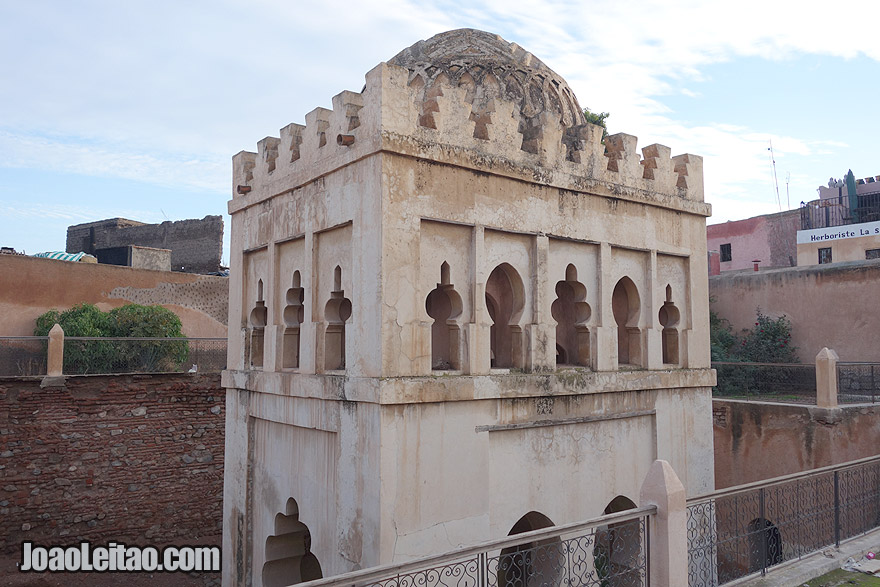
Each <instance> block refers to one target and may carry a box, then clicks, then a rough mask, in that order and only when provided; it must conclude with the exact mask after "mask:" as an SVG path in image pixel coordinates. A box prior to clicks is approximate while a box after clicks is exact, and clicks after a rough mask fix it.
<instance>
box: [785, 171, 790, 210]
mask: <svg viewBox="0 0 880 587" xmlns="http://www.w3.org/2000/svg"><path fill="white" fill-rule="evenodd" d="M790 181H791V171H786V172H785V209H786V210H791V197H790V195H789V193H788V184H789V182H790Z"/></svg>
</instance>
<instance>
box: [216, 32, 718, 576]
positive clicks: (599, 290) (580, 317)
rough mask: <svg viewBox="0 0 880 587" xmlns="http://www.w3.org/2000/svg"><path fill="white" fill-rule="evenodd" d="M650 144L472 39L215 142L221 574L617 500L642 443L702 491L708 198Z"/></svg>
mask: <svg viewBox="0 0 880 587" xmlns="http://www.w3.org/2000/svg"><path fill="white" fill-rule="evenodd" d="M355 83H356V82H355ZM357 85H360V83H357ZM670 155H671V153H670V149H669V148H667V147H664V146H662V145H650V146H648V147H645V148H643V149H642V153H641V155H640V154H639V152H638V151H637V150H636V137H634V136H630V135H625V134H618V135H612V136H609V137H607V138H606V139H605V143H604V145H603V144H602V129H601V128H598V127H595V126H592V125H590V124H586V123H585V122H584V118H583V114H582V111H581V108H580V106H579V105H578V102H577V99H576V98H575V96H574V94H573V93H572V92H571V90H570V89H569V87H568V85H567V84H566V82H565V81H564V80H563V79H562V78H561V77H559V76H558V75H557V74H555V73H554V72H553V71H551V70H550V69H549V68H548V67H547V66H546V65H544V64H543V63H542V62H541V61H540V60H539V59H537V58H536V57H534V56H533V55H531V54H529V53H527V52H526V51H524V50H523V49H522V48H520V47H519V46H517V45H515V44H511V43H508V42H506V41H504V40H503V39H501V38H500V37H497V36H495V35H492V34H488V33H483V32H479V31H474V30H459V31H452V32H448V33H444V34H441V35H437V36H435V37H433V38H431V39H429V40H427V41H421V42H419V43H416V44H415V45H413V46H412V47H410V48H408V49H406V50H404V51H402V52H401V53H400V54H398V55H397V56H396V57H394V58H393V59H391V60H390V61H389V62H387V63H381V64H379V65H378V66H376V67H375V68H374V69H373V70H371V71H370V72H369V73H367V75H366V86H365V88H364V90H363V91H362V92H361V93H355V92H342V93H340V94H338V95H337V96H335V97H334V98H333V109H332V110H326V109H323V108H317V109H315V110H313V111H312V112H310V113H309V114H307V115H306V124H305V126H302V125H298V124H291V125H288V126H286V127H284V128H283V129H281V133H280V138H273V137H268V138H265V139H263V140H262V141H260V142H259V143H258V152H257V153H248V152H241V153H239V154H238V155H236V156H235V157H234V159H233V167H234V175H233V189H234V197H233V199H232V200H231V201H230V203H229V212H230V214H231V216H232V253H231V264H232V269H231V274H232V276H233V277H232V278H231V280H232V281H231V287H230V314H229V315H230V344H229V362H228V364H229V370H228V371H226V372H224V378H223V382H224V386H225V387H226V388H227V390H228V392H227V422H226V426H227V428H226V431H227V437H226V460H225V463H226V469H225V490H224V520H223V527H224V544H223V546H224V557H223V560H224V575H223V580H224V585H251V584H252V585H255V586H259V585H267V586H272V585H286V584H289V583H294V582H298V581H300V580H307V579H311V578H316V577H318V576H321V575H324V576H329V575H335V574H338V573H342V572H345V571H349V570H353V569H358V568H364V567H369V566H373V565H377V564H381V563H388V562H392V561H403V560H407V559H411V558H413V557H417V556H421V555H426V554H432V553H437V552H442V551H446V550H449V549H450V548H454V547H456V546H459V545H463V544H470V543H474V542H478V541H482V540H487V539H490V538H497V537H501V536H504V535H507V534H508V533H516V532H522V531H525V530H529V529H533V528H538V527H542V526H545V525H549V524H561V523H566V522H572V521H576V520H582V519H586V518H589V517H593V516H597V515H600V514H602V513H603V512H610V511H616V510H618V509H621V508H626V507H628V506H629V505H631V504H633V503H634V502H636V501H637V500H638V492H639V487H640V485H641V483H642V480H643V479H644V478H645V475H646V473H647V472H648V468H649V467H650V465H651V463H652V462H653V461H654V460H655V459H657V458H661V459H665V460H668V461H669V462H670V463H671V464H672V466H673V467H674V468H675V470H676V472H677V474H678V475H679V476H680V478H681V479H682V481H683V483H684V485H685V487H686V489H687V491H688V494H689V495H695V494H700V493H706V492H709V491H711V490H713V489H714V483H713V468H712V419H711V396H710V386H711V385H712V384H713V383H714V375H713V372H712V371H711V370H710V369H709V343H708V338H709V335H708V291H707V276H706V269H705V263H706V237H705V234H706V222H705V220H706V217H707V216H708V215H709V213H710V207H709V205H708V204H706V203H704V201H703V179H702V160H701V158H700V157H696V156H694V155H679V156H676V157H671V156H670Z"/></svg>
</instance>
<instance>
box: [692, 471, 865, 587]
mask: <svg viewBox="0 0 880 587" xmlns="http://www.w3.org/2000/svg"><path fill="white" fill-rule="evenodd" d="M687 527H688V579H689V585H690V587H714V586H716V585H723V584H725V583H729V582H731V581H734V580H736V579H739V578H742V577H745V576H748V575H752V574H758V573H760V574H761V575H764V574H766V573H767V571H768V569H770V568H771V567H772V566H773V565H777V564H780V563H783V562H785V561H790V560H795V559H800V558H802V557H804V556H807V555H809V554H811V553H814V552H817V551H820V550H822V549H824V548H826V547H829V546H832V545H836V546H839V545H840V542H841V541H842V540H846V539H848V538H852V537H855V536H858V535H860V534H864V533H867V532H868V531H870V530H873V529H874V528H878V527H880V457H871V458H868V459H862V460H859V461H853V462H851V463H846V464H843V465H836V466H832V467H825V468H822V469H815V470H813V471H806V472H804V473H798V474H795V475H788V476H785V477H779V478H777V479H771V480H768V481H762V482H759V483H752V484H749V485H743V486H741V487H734V488H731V489H726V490H723V491H718V492H715V493H713V494H710V495H707V496H703V497H699V498H695V499H691V500H688V507H687Z"/></svg>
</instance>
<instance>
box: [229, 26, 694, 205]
mask: <svg viewBox="0 0 880 587" xmlns="http://www.w3.org/2000/svg"><path fill="white" fill-rule="evenodd" d="M444 35H448V36H451V37H452V39H451V40H450V39H448V38H444V39H441V40H442V41H444V42H435V43H432V41H433V40H434V39H431V40H429V41H420V42H419V43H416V45H413V46H412V47H410V48H408V49H405V50H404V51H402V52H401V53H400V54H398V55H397V56H395V57H394V58H393V59H392V60H390V61H389V62H387V63H381V64H379V65H378V66H376V67H375V68H374V69H373V70H371V71H370V72H368V73H367V75H366V85H365V87H364V90H363V92H361V93H357V92H351V91H344V92H341V93H340V94H337V95H336V96H334V97H333V100H332V105H333V108H332V109H326V108H316V109H314V110H312V111H311V112H309V113H308V114H306V116H305V125H301V124H295V123H294V124H289V125H287V126H285V127H284V128H282V129H281V131H280V133H279V136H278V137H266V138H264V139H262V140H261V141H259V143H258V144H257V152H256V153H252V152H246V151H243V152H241V153H239V154H237V155H236V156H235V157H234V160H233V168H234V177H233V181H234V183H233V191H234V198H235V199H240V200H242V201H241V202H235V201H234V202H233V203H232V204H231V209H237V208H239V207H240V206H243V205H245V206H246V205H248V204H249V203H251V202H254V201H260V200H263V199H265V198H267V197H271V196H273V195H276V194H278V193H282V192H283V191H286V190H289V189H292V188H295V187H297V186H300V185H303V184H305V183H307V182H309V181H312V180H313V179H315V178H317V177H321V176H323V175H325V174H326V173H329V172H330V171H333V170H334V169H338V168H339V167H341V166H344V165H347V164H349V163H351V162H353V161H355V160H358V159H361V158H363V157H366V156H368V155H370V154H373V153H375V152H379V151H383V152H396V153H400V154H402V155H406V156H410V157H416V158H426V159H431V160H434V161H438V162H448V163H450V164H454V165H459V166H466V167H471V168H474V169H477V170H480V171H484V172H488V173H500V174H504V175H511V176H521V177H523V178H528V179H529V180H530V181H534V180H537V181H538V183H544V184H547V185H551V186H558V187H562V188H565V189H579V188H582V187H584V186H587V185H590V183H591V182H592V183H593V184H595V183H599V184H606V187H605V191H606V192H613V193H615V194H620V193H626V192H627V191H630V192H631V191H633V190H635V191H637V192H640V194H641V198H642V199H644V198H649V199H650V198H652V194H655V195H656V194H660V195H662V197H659V198H654V199H656V200H657V201H658V203H659V202H662V204H661V205H666V204H668V203H669V202H670V201H672V200H671V199H670V197H672V198H680V199H683V200H689V201H692V202H703V177H702V158H701V157H699V156H697V155H692V154H682V155H677V156H675V157H673V156H672V155H671V149H670V148H668V147H666V146H664V145H659V144H653V145H648V146H646V147H643V148H642V149H641V151H639V150H638V148H637V142H638V140H637V138H636V137H635V136H632V135H628V134H624V133H620V134H615V135H610V136H607V137H606V138H605V140H604V142H603V140H602V129H601V128H600V127H598V126H595V125H592V124H589V123H587V122H585V121H584V116H583V112H582V110H581V108H580V106H579V105H578V102H577V99H576V97H575V96H574V94H573V92H572V91H571V89H570V88H569V87H568V85H567V84H566V83H565V81H564V80H563V79H562V78H561V77H559V76H558V75H557V74H555V73H554V72H553V71H552V70H550V69H549V68H548V67H547V66H546V65H544V64H543V63H542V62H541V61H540V60H538V59H537V58H536V57H534V56H533V55H531V54H530V53H528V52H526V51H524V50H523V49H522V48H520V47H519V46H518V45H515V44H513V43H507V42H506V41H504V40H503V39H500V37H497V36H495V35H490V34H488V33H481V32H480V31H471V30H468V29H465V30H463V31H453V32H451V33H445V34H444ZM438 37H443V35H438ZM436 38H437V37H435V39H436ZM453 41H454V42H453ZM465 44H466V45H467V47H468V48H469V49H472V50H473V51H472V52H468V53H467V54H459V53H460V52H461V51H464V49H462V46H464V45H465ZM450 55H452V57H450ZM621 188H626V189H621ZM600 191H601V190H600ZM685 208H687V209H691V210H699V211H702V210H703V208H704V207H700V206H696V207H694V206H685ZM706 213H707V214H708V208H707V207H706Z"/></svg>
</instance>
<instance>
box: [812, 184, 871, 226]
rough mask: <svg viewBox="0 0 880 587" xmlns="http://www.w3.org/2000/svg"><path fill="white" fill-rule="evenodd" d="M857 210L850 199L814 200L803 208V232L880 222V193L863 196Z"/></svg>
mask: <svg viewBox="0 0 880 587" xmlns="http://www.w3.org/2000/svg"><path fill="white" fill-rule="evenodd" d="M856 199H857V206H856V208H855V209H851V208H850V202H849V197H847V196H843V197H841V198H827V199H823V200H812V201H810V202H807V203H806V204H804V205H802V206H801V230H812V229H814V228H830V227H833V226H846V225H847V224H860V223H862V222H874V221H876V220H880V192H875V193H871V194H861V195H859V196H858V197H857V198H856Z"/></svg>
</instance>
